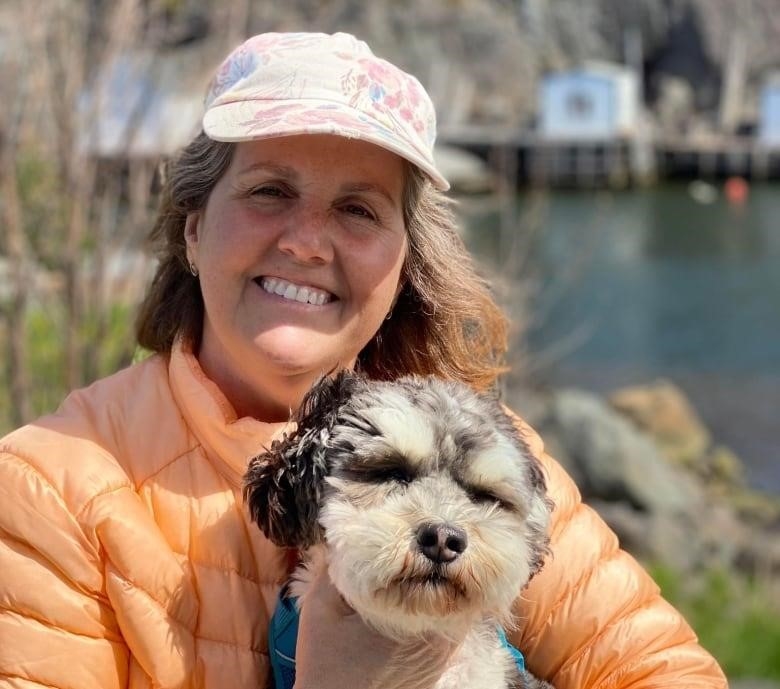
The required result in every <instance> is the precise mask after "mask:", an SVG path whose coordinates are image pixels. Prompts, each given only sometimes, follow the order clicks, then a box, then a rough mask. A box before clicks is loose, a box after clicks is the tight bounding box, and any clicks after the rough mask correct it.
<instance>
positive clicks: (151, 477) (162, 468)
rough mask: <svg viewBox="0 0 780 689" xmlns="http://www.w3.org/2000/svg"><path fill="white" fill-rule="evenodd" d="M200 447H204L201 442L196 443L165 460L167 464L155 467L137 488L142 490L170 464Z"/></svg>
mask: <svg viewBox="0 0 780 689" xmlns="http://www.w3.org/2000/svg"><path fill="white" fill-rule="evenodd" d="M200 447H202V445H201V444H200V443H196V444H195V445H193V446H192V447H190V448H189V449H187V450H185V451H184V452H182V453H181V454H178V455H176V456H175V457H174V458H173V459H170V460H168V461H167V462H165V464H163V465H162V466H159V467H157V469H155V470H154V471H153V472H152V473H151V474H149V475H148V476H145V477H144V478H142V479H141V480H140V481H139V482H138V485H137V490H141V488H143V487H144V485H145V484H146V483H148V482H149V481H151V480H152V479H154V478H156V477H157V476H158V475H159V474H160V473H161V472H163V471H165V470H166V469H167V468H168V467H169V466H171V464H174V463H176V462H178V461H179V460H180V459H182V458H184V457H186V456H187V455H188V454H190V453H191V452H194V451H195V450H197V449H199V448H200Z"/></svg>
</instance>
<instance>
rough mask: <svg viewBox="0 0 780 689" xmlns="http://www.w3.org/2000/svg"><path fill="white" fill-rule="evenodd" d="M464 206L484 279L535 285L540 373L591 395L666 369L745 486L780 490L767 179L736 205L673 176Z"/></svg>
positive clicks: (775, 200)
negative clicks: (696, 195)
mask: <svg viewBox="0 0 780 689" xmlns="http://www.w3.org/2000/svg"><path fill="white" fill-rule="evenodd" d="M462 211H463V216H464V220H465V224H466V227H467V228H468V233H467V236H468V241H469V243H470V245H471V247H472V249H473V250H474V252H475V253H476V254H477V256H478V257H480V258H481V259H482V261H483V262H485V263H487V264H488V265H490V266H491V270H492V271H495V272H494V273H493V274H494V276H495V277H497V278H498V279H499V281H501V280H502V278H503V280H504V281H505V282H508V284H509V285H510V287H514V289H519V288H520V287H519V286H520V284H525V285H527V284H528V283H529V282H530V283H531V285H532V286H533V291H532V293H533V297H532V305H533V309H532V311H533V313H535V314H537V317H536V318H535V320H534V322H532V323H531V324H530V333H529V345H530V350H531V353H532V355H534V359H535V361H536V362H537V363H538V364H540V367H539V369H538V371H537V377H538V378H540V379H541V380H542V381H543V382H545V383H549V384H552V385H559V386H581V387H584V388H587V389H590V390H593V391H596V392H600V393H605V392H608V391H610V390H612V389H615V388H617V387H621V386H623V385H631V384H637V383H644V382H648V381H652V380H654V379H657V378H660V377H663V378H668V379H670V380H672V381H674V382H675V383H676V384H678V385H679V386H680V387H681V388H682V389H683V390H684V391H685V392H686V393H687V395H688V396H689V398H690V399H691V400H692V402H693V404H694V406H695V407H696V408H697V410H698V412H699V413H700V415H701V416H702V418H703V419H704V421H705V423H706V424H707V425H708V427H709V428H710V430H711V432H712V435H713V438H714V440H715V441H716V442H718V443H722V444H724V445H727V446H729V447H731V448H732V449H733V450H734V451H735V452H736V453H737V454H738V455H739V456H740V457H741V458H742V459H743V461H744V462H745V464H746V467H747V480H748V482H749V483H750V484H751V485H753V486H754V487H756V488H759V489H762V490H765V491H768V492H774V493H780V189H779V188H777V187H773V186H771V185H764V186H754V187H753V188H752V189H751V193H750V196H749V199H748V201H747V202H746V203H745V204H744V205H742V206H732V205H730V204H729V203H728V202H727V201H726V200H725V199H724V198H723V196H722V194H721V195H719V198H718V199H717V200H715V202H713V203H711V204H701V203H698V202H696V201H695V200H694V199H693V198H692V196H691V195H690V194H689V193H688V187H687V186H685V185H680V186H663V187H659V188H656V189H651V190H638V191H625V192H616V193H609V192H557V191H556V192H550V193H549V194H545V195H538V194H528V193H526V194H521V195H519V196H518V197H517V198H516V199H513V200H511V201H510V203H509V205H508V204H503V206H502V207H501V208H500V209H499V208H497V207H496V205H495V203H493V204H492V205H491V204H486V205H483V206H479V205H475V204H474V202H465V204H464V206H463V209H462ZM502 216H503V221H502ZM502 227H503V229H502ZM519 276H523V277H524V278H526V279H525V280H524V281H523V282H522V283H521V281H520V277H519ZM510 303H511V300H510ZM510 312H511V309H510ZM515 315H519V314H515ZM543 362H547V363H546V364H544V363H543Z"/></svg>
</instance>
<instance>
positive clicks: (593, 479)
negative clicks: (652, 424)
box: [540, 390, 703, 516]
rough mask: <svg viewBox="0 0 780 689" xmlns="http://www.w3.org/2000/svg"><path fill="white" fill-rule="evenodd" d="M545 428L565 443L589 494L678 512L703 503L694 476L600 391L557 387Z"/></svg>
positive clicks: (564, 452) (565, 454) (570, 464)
mask: <svg viewBox="0 0 780 689" xmlns="http://www.w3.org/2000/svg"><path fill="white" fill-rule="evenodd" d="M540 432H541V433H542V437H543V438H544V439H545V441H546V442H548V443H549V444H552V445H554V446H555V447H557V448H560V452H561V457H562V461H563V464H564V465H565V466H566V467H567V468H568V469H570V471H571V473H572V475H573V476H574V478H575V481H577V483H578V485H579V487H580V490H581V491H582V493H583V497H584V498H586V499H593V500H602V501H606V502H625V503H627V504H628V505H630V506H631V507H632V508H634V509H636V510H638V511H640V512H648V513H669V514H674V515H678V516H679V515H692V516H693V515H695V514H696V513H697V512H698V511H700V509H701V506H702V504H703V495H702V491H701V490H700V489H699V487H698V486H697V485H696V484H695V482H694V481H692V480H691V478H690V476H688V475H687V474H686V473H684V472H683V471H681V470H680V469H678V468H676V467H674V466H672V465H670V464H668V463H667V462H666V461H665V460H664V457H663V455H662V454H661V453H660V452H659V450H658V448H657V447H656V445H655V444H654V443H653V441H652V440H651V439H650V438H649V437H647V436H646V435H645V434H643V433H642V432H641V431H640V430H639V429H638V428H636V427H635V426H634V425H632V424H631V423H630V422H629V421H627V420H626V419H625V418H624V417H623V416H621V415H620V414H618V413H617V412H616V411H615V410H614V409H612V408H611V407H610V406H609V405H607V404H606V403H605V402H604V401H603V400H602V399H600V398H599V397H597V396H595V395H592V394H590V393H586V392H582V391H579V390H563V391H560V392H557V393H554V394H553V396H552V398H551V401H550V404H549V407H548V412H547V416H546V417H545V418H544V419H543V420H542V422H541V426H540ZM553 438H554V440H552V439H553Z"/></svg>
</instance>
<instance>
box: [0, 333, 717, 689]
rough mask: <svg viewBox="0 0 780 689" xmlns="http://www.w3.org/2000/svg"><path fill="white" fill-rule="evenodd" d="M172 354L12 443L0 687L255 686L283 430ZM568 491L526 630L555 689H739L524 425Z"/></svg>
mask: <svg viewBox="0 0 780 689" xmlns="http://www.w3.org/2000/svg"><path fill="white" fill-rule="evenodd" d="M282 427H283V426H282V425H281V424H279V425H269V424H264V423H260V422H258V421H255V420H252V419H248V418H242V419H236V418H235V413H234V412H233V410H232V408H231V407H230V405H229V404H228V402H227V400H225V398H224V397H223V396H222V394H221V393H220V391H219V390H218V389H217V388H216V386H215V385H214V384H213V383H211V382H210V381H209V380H208V379H206V377H205V376H204V374H203V373H202V371H201V369H200V367H199V366H198V363H197V360H196V359H195V357H194V356H192V355H191V354H189V353H187V352H185V351H182V350H181V349H178V348H177V349H175V350H174V352H173V353H172V355H171V356H170V357H162V356H155V357H152V358H150V359H147V360H146V361H144V362H143V363H140V364H137V365H135V366H133V367H131V368H129V369H127V370H124V371H122V372H120V373H118V374H116V375H114V376H112V377H110V378H107V379H104V380H102V381H99V382H97V383H95V384H94V385H92V386H91V387H89V388H86V389H84V390H81V391H78V392H75V393H73V394H71V395H70V396H69V397H68V398H67V399H66V400H65V402H64V403H63V405H62V406H61V408H60V409H59V411H58V412H57V413H55V414H53V415H51V416H47V417H45V418H42V419H40V420H38V421H36V422H34V423H32V424H30V425H28V426H26V427H24V428H21V429H19V430H17V431H15V432H14V433H12V434H10V435H9V436H7V437H6V438H4V439H3V440H2V441H0V687H3V688H5V687H13V688H15V689H22V688H24V689H31V688H32V687H42V686H45V687H61V688H63V689H115V688H119V687H132V688H133V689H140V688H142V687H155V688H158V689H169V688H170V689H172V688H174V687H193V688H194V687H199V688H204V689H216V688H220V689H231V688H233V687H235V688H236V689H239V688H240V689H258V687H263V686H265V684H264V683H265V682H266V677H267V672H268V658H267V632H266V628H267V624H268V619H269V614H270V612H271V610H272V606H273V605H274V601H275V596H276V593H277V590H278V587H279V584H280V582H281V581H282V580H283V579H284V578H285V576H286V574H287V572H288V570H289V562H288V560H289V557H288V554H287V553H286V552H284V551H282V550H279V549H277V548H276V547H275V546H273V545H272V544H271V543H269V542H268V541H266V540H265V538H264V537H263V536H262V534H261V533H260V531H259V530H258V529H257V528H256V527H255V526H254V525H253V524H252V523H251V522H250V521H249V519H248V518H247V512H246V510H245V509H244V506H243V504H242V499H241V490H240V485H241V477H242V474H243V470H244V467H245V465H246V462H247V459H248V457H250V456H252V455H253V454H256V453H257V452H258V451H259V448H260V447H261V446H262V445H264V444H266V443H268V442H270V440H271V439H272V438H273V437H274V436H275V435H278V434H280V433H281V431H282ZM524 432H525V433H526V434H527V436H528V438H529V441H530V442H531V445H532V447H533V448H534V450H535V451H536V452H537V453H538V454H539V456H540V458H541V459H542V461H543V463H544V465H545V466H546V469H547V472H548V475H549V485H550V487H551V493H552V497H553V499H554V501H555V503H556V505H557V508H556V510H555V513H554V524H553V531H552V550H553V557H552V558H550V559H549V561H548V562H547V564H546V565H545V567H544V569H543V571H542V573H541V574H539V575H538V576H537V577H536V578H535V579H534V580H533V581H532V583H531V585H530V587H529V588H528V589H527V590H526V591H524V593H523V596H522V601H521V602H520V604H519V610H520V614H521V617H522V619H524V620H525V622H524V624H523V626H522V630H521V632H519V633H517V634H515V636H514V638H513V639H512V640H513V642H514V643H515V644H516V645H517V646H519V647H520V648H521V649H522V650H523V651H524V653H525V654H526V658H527V662H528V665H529V667H530V669H531V670H532V671H533V672H534V673H535V674H537V675H540V676H543V677H546V678H547V679H549V680H550V681H552V682H553V683H554V684H555V686H556V687H557V688H558V689H582V688H584V687H594V688H596V687H598V688H601V689H607V688H617V687H621V688H622V687H626V688H628V687H632V688H634V687H648V688H649V687H682V686H685V687H725V686H726V682H725V679H724V678H723V676H722V673H721V671H720V669H719V668H718V666H717V664H716V663H715V661H714V660H713V659H712V657H711V656H710V655H708V654H707V653H706V652H705V651H704V650H703V649H702V648H701V647H700V646H698V644H697V643H696V638H695V636H694V634H693V633H692V631H691V629H690V628H689V627H688V625H687V624H686V623H685V622H684V621H683V619H682V618H681V617H680V615H679V614H678V613H677V612H676V611H675V610H674V609H673V608H672V607H670V606H669V605H668V604H667V603H666V602H665V601H664V600H663V599H661V598H660V597H659V594H658V590H657V588H656V586H655V585H654V584H653V582H652V581H651V580H650V579H649V578H648V576H647V575H646V574H645V573H644V572H643V570H642V569H641V568H640V567H639V566H638V565H637V564H636V563H635V561H634V560H633V559H632V558H631V557H630V556H628V555H627V554H625V553H624V552H623V551H621V550H620V549H619V548H618V545H617V542H616V538H615V536H614V535H613V534H612V533H611V532H610V531H609V529H608V528H607V527H606V526H605V525H604V523H603V522H602V521H601V520H600V519H599V517H598V516H597V515H596V514H595V513H594V512H593V511H592V510H591V509H589V508H588V507H586V506H584V505H583V504H582V503H581V502H580V498H579V495H578V492H577V490H576V488H575V486H574V485H573V483H572V482H571V480H570V479H569V478H568V476H567V475H566V474H565V472H564V471H563V470H562V469H561V467H560V466H559V465H558V464H556V463H555V462H554V461H553V460H552V459H550V458H549V457H547V456H546V455H545V454H544V453H543V450H542V446H541V442H540V441H539V439H538V437H536V436H535V435H534V434H533V432H532V431H530V430H529V429H527V428H524Z"/></svg>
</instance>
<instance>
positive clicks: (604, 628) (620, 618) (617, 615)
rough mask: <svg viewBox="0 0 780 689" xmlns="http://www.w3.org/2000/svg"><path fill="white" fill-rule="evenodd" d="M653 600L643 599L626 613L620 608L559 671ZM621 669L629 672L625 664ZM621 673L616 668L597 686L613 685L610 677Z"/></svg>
mask: <svg viewBox="0 0 780 689" xmlns="http://www.w3.org/2000/svg"><path fill="white" fill-rule="evenodd" d="M652 600H653V597H652V596H651V597H650V598H647V599H646V600H644V601H642V602H641V603H640V604H638V605H635V606H634V607H632V608H631V610H630V611H629V612H628V614H625V615H621V611H620V610H618V611H617V612H616V613H615V614H614V615H613V616H612V617H611V618H610V620H609V622H607V624H605V625H603V626H602V628H601V630H600V631H599V632H598V634H596V635H595V636H594V637H592V638H591V639H590V641H589V642H587V643H585V644H584V645H583V646H582V648H580V649H579V651H577V652H576V653H574V654H573V655H571V656H570V657H569V659H568V660H567V661H566V662H565V663H564V664H563V665H562V666H561V668H560V670H559V672H563V671H565V670H566V668H568V667H571V666H573V665H576V664H577V663H578V662H579V660H580V658H581V657H582V656H583V655H585V654H586V653H587V652H589V651H590V650H591V649H592V648H593V647H594V646H595V645H596V644H597V643H598V641H599V639H601V637H602V636H604V635H605V634H606V633H607V632H608V631H609V630H610V629H611V628H612V627H614V626H615V625H616V624H618V622H620V621H623V620H626V619H629V618H630V617H635V616H636V615H637V613H639V611H640V610H644V609H645V608H647V607H648V606H649V605H650V603H652ZM636 662H637V661H634V663H636ZM632 667H633V666H632ZM621 669H622V670H623V672H627V669H626V667H625V666H623V667H622V668H621ZM621 674H622V673H621V672H620V670H615V671H614V672H612V673H611V674H610V675H608V676H607V678H606V679H605V680H604V681H603V682H601V683H600V684H598V685H596V686H597V687H609V686H612V685H611V684H609V679H610V677H612V676H615V675H617V676H618V677H620V676H621Z"/></svg>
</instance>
